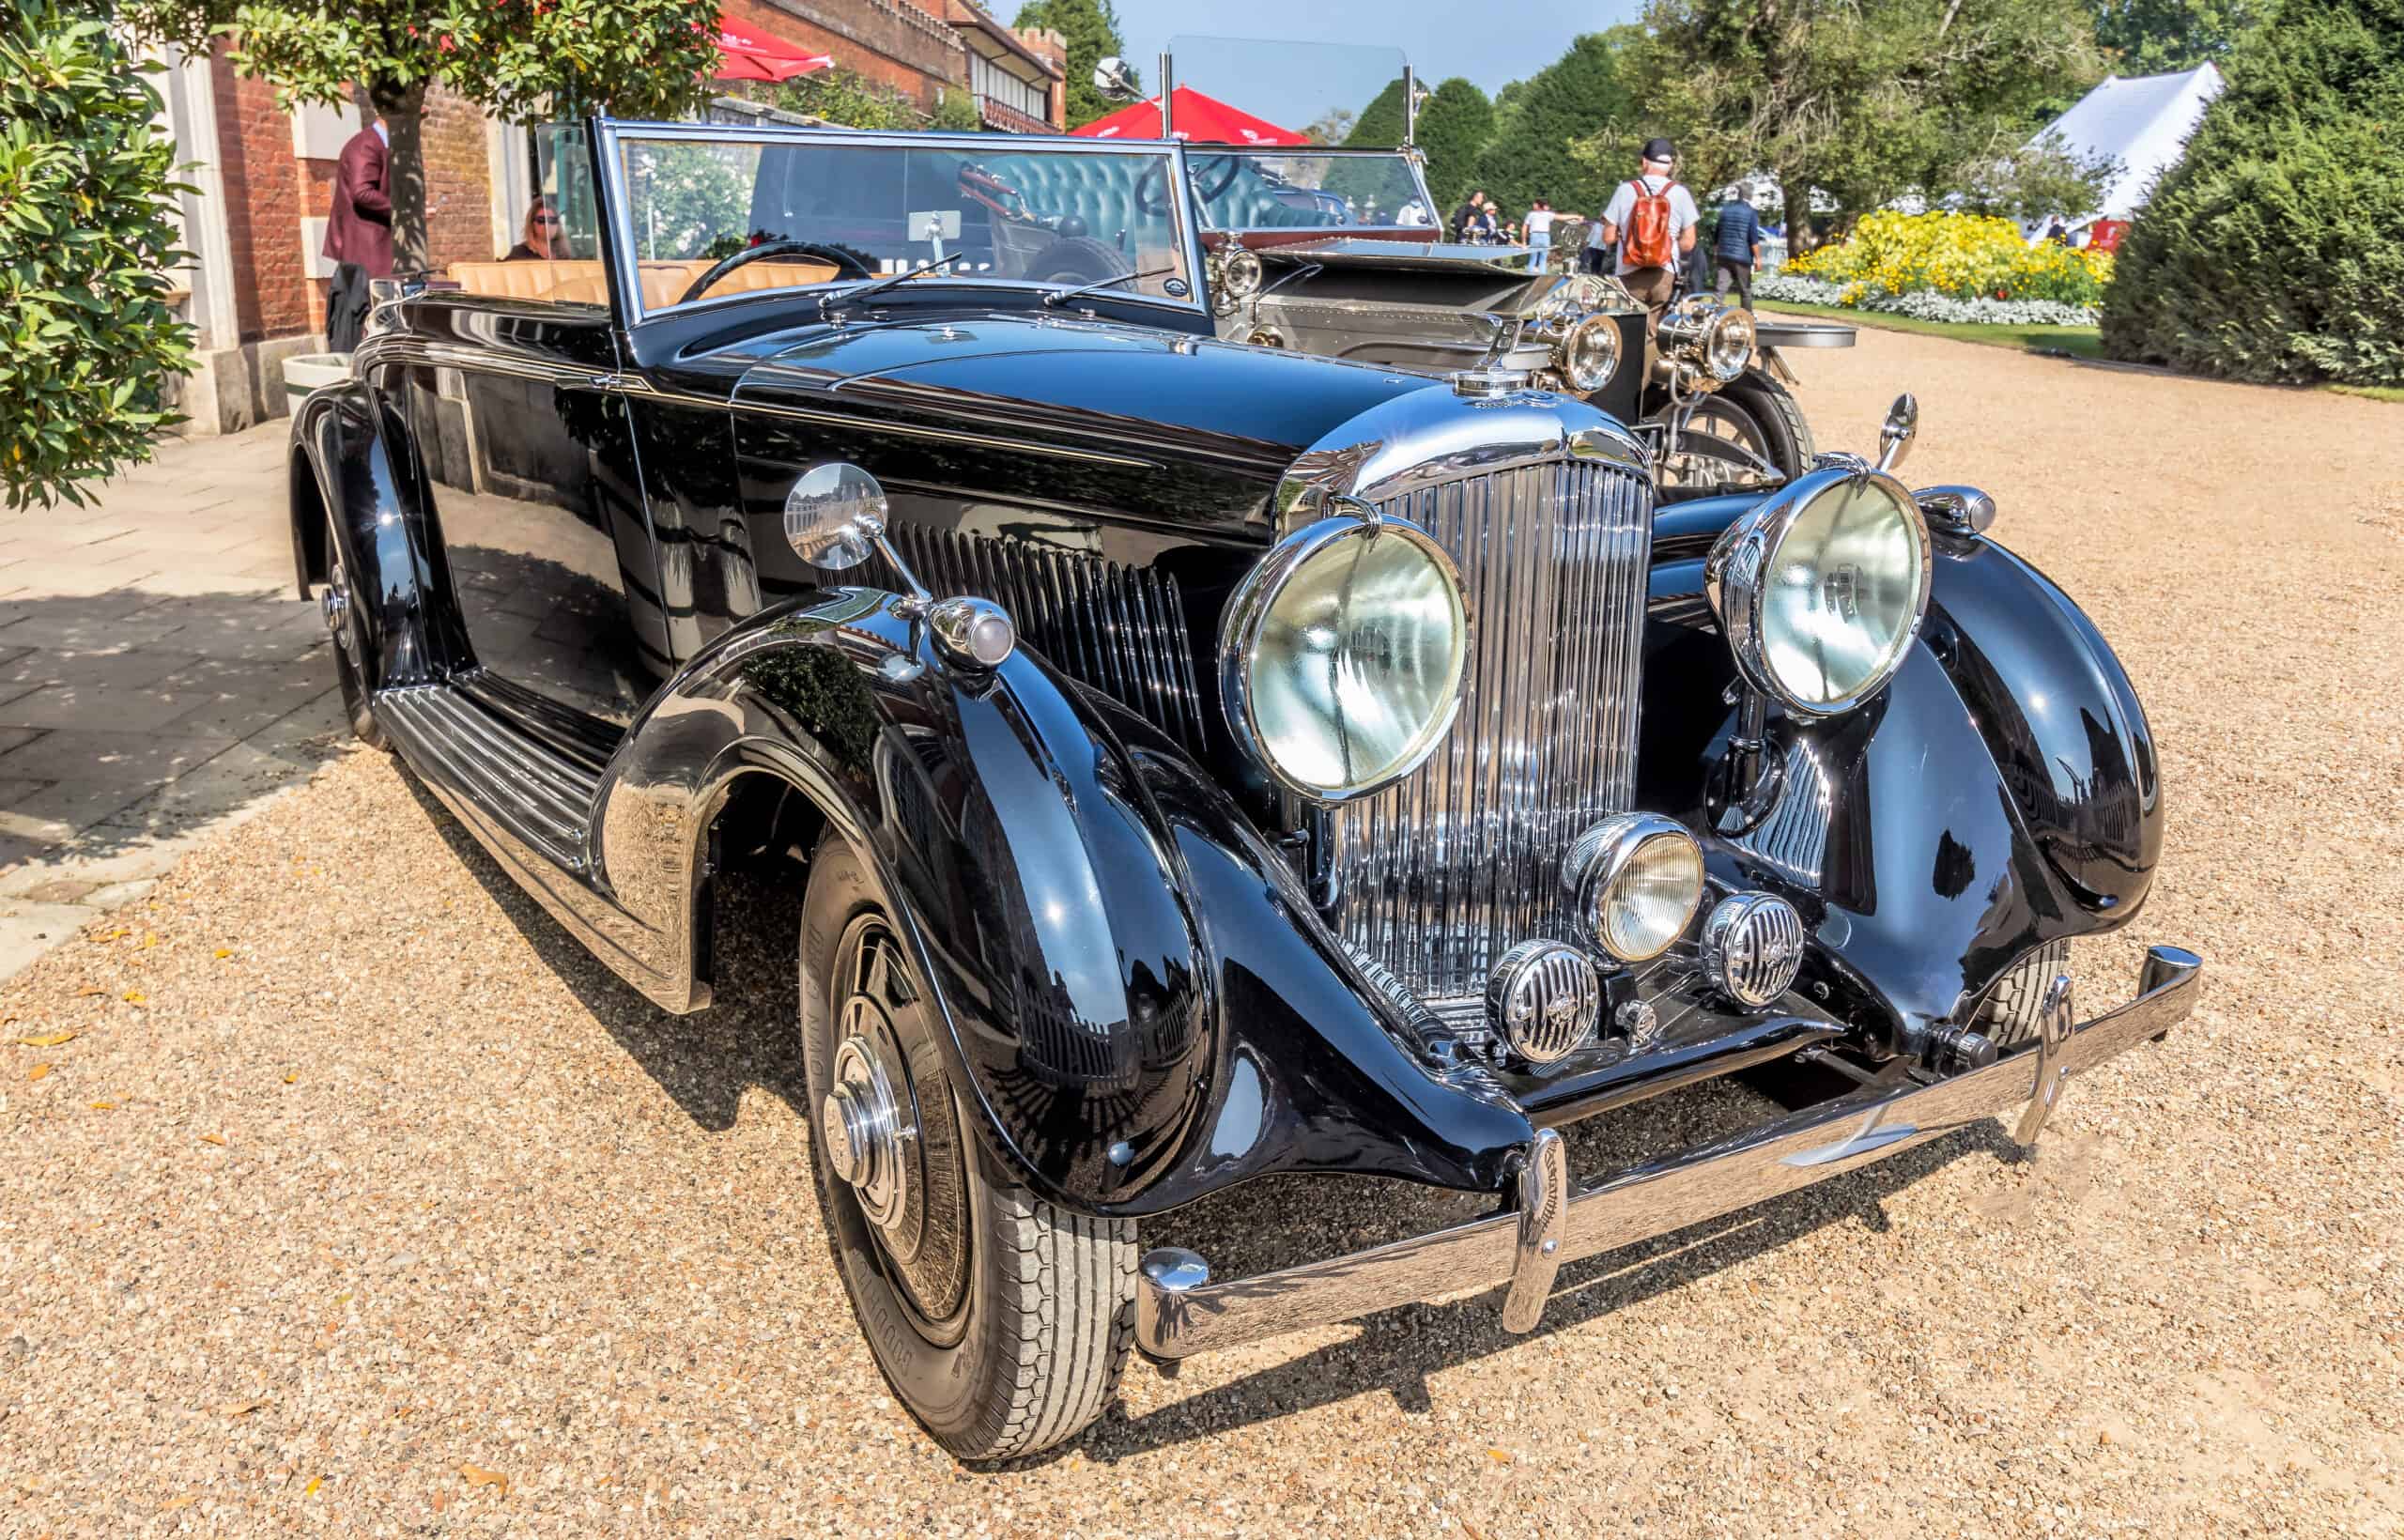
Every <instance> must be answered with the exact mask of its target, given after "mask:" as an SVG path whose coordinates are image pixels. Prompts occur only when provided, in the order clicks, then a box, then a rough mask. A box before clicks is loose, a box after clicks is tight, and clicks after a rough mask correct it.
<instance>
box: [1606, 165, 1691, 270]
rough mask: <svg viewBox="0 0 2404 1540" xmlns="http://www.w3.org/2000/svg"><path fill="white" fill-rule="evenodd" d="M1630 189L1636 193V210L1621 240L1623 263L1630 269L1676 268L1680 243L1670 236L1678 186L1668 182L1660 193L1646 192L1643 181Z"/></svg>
mask: <svg viewBox="0 0 2404 1540" xmlns="http://www.w3.org/2000/svg"><path fill="white" fill-rule="evenodd" d="M1627 185H1628V186H1629V188H1630V189H1632V190H1633V191H1634V192H1635V193H1636V207H1635V208H1633V209H1631V210H1629V211H1628V216H1627V231H1626V234H1625V235H1623V236H1622V237H1621V238H1620V249H1619V250H1620V261H1621V262H1623V263H1625V264H1626V265H1627V266H1628V267H1631V268H1674V267H1676V266H1677V265H1678V254H1677V250H1676V247H1677V242H1676V240H1674V239H1672V237H1671V235H1670V191H1671V189H1672V188H1674V187H1676V186H1677V185H1678V184H1677V183H1675V182H1665V183H1663V184H1662V187H1661V191H1660V192H1647V191H1645V187H1644V181H1643V179H1642V178H1641V177H1639V178H1638V179H1637V180H1635V181H1632V182H1630V183H1628V184H1627Z"/></svg>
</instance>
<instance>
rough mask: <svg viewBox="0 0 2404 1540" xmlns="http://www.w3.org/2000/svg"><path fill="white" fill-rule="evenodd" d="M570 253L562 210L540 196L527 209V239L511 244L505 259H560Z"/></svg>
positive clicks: (525, 237)
mask: <svg viewBox="0 0 2404 1540" xmlns="http://www.w3.org/2000/svg"><path fill="white" fill-rule="evenodd" d="M567 255H568V249H567V233H566V231H564V230H563V229H562V228H561V225H560V211H559V210H558V209H556V208H552V207H551V200H550V199H548V198H536V199H535V200H534V203H533V207H532V208H528V209H527V210H526V225H525V229H524V231H523V239H520V240H519V241H518V242H517V244H516V245H515V246H512V247H511V248H509V254H507V255H506V256H503V257H502V258H501V260H502V261H504V262H541V261H546V260H549V261H560V260H563V259H565V258H566V256H567Z"/></svg>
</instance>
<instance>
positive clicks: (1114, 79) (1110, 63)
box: [1093, 54, 1144, 101]
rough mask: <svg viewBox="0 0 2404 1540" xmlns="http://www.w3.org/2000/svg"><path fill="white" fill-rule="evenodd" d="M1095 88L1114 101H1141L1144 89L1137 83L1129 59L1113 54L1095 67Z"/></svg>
mask: <svg viewBox="0 0 2404 1540" xmlns="http://www.w3.org/2000/svg"><path fill="white" fill-rule="evenodd" d="M1093 88H1094V89H1095V90H1097V91H1100V92H1101V93H1102V95H1103V96H1106V97H1108V98H1109V99H1110V100H1113V101H1140V100H1143V96H1144V90H1143V87H1142V86H1139V85H1136V84H1135V75H1134V72H1133V70H1131V69H1128V68H1127V61H1126V60H1125V59H1122V58H1120V57H1119V56H1118V55H1117V54H1111V55H1110V56H1109V57H1108V58H1106V59H1102V60H1101V61H1100V62H1098V63H1096V64H1095V65H1094V67H1093Z"/></svg>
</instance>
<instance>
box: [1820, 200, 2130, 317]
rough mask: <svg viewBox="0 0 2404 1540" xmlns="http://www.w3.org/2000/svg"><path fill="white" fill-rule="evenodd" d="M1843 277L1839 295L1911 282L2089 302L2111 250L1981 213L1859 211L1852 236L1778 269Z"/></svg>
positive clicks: (2096, 297)
mask: <svg viewBox="0 0 2404 1540" xmlns="http://www.w3.org/2000/svg"><path fill="white" fill-rule="evenodd" d="M1782 270H1783V271H1786V272H1792V273H1800V274H1803V275H1806V276H1808V277H1812V278H1818V279H1823V280H1826V282H1828V283H1832V284H1842V285H1844V289H1845V292H1844V298H1843V299H1842V301H1840V302H1842V303H1843V304H1848V305H1853V304H1859V303H1861V302H1862V301H1863V300H1871V299H1876V298H1878V297H1880V296H1882V295H1887V294H1910V293H1912V292H1914V291H1916V290H1926V291H1929V292H1931V293H1935V294H1943V295H1949V296H1950V297H1952V298H1954V299H1956V300H1975V299H1980V298H1981V297H1983V298H1987V299H1995V300H2060V301H2062V302H2063V303H2065V304H2074V305H2092V304H2096V303H2099V302H2100V301H2101V300H2103V287H2104V285H2107V284H2109V283H2111V281H2112V254H2111V253H2109V252H2083V251H2079V250H2076V249H2074V248H2073V247H2069V246H2057V245H2055V244H2054V243H2053V242H2051V241H2041V242H2039V243H2038V244H2037V245H2034V246H2031V245H2029V244H2028V243H2027V241H2026V240H2025V239H2022V238H2021V234H2020V227H2019V226H2018V225H2017V224H2014V223H2012V222H2011V221H2010V220H2008V219H1997V218H1995V217H1993V216H1991V215H1986V214H1899V213H1895V212H1892V211H1891V210H1888V209H1880V210H1879V211H1877V212H1876V213H1872V214H1865V215H1863V216H1862V218H1861V222H1860V223H1858V224H1856V225H1855V226H1854V227H1853V234H1852V236H1851V237H1850V238H1849V239H1845V240H1843V241H1842V242H1839V243H1836V244H1832V245H1827V246H1822V247H1820V248H1819V249H1818V250H1816V251H1812V252H1809V253H1807V254H1804V255H1802V256H1798V257H1795V259H1794V260H1792V261H1790V262H1788V263H1787V264H1786V266H1785V268H1784V269H1782Z"/></svg>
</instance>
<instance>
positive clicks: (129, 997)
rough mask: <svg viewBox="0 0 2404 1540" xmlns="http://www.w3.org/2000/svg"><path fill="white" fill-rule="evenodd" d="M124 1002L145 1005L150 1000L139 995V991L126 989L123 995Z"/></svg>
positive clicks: (132, 1004)
mask: <svg viewBox="0 0 2404 1540" xmlns="http://www.w3.org/2000/svg"><path fill="white" fill-rule="evenodd" d="M125 1003H126V1004H127V1005H130V1006H146V1005H148V1004H149V1003H150V1002H149V1000H148V999H146V997H144V996H143V995H141V994H140V993H136V992H134V991H131V990H128V991H127V992H126V995H125Z"/></svg>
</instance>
